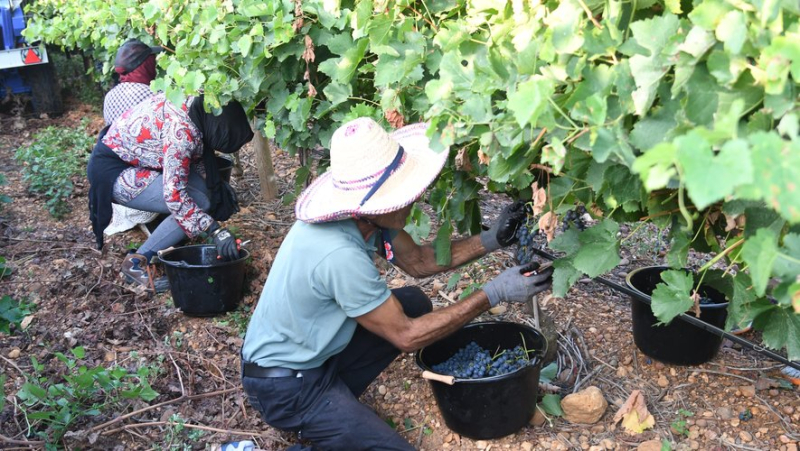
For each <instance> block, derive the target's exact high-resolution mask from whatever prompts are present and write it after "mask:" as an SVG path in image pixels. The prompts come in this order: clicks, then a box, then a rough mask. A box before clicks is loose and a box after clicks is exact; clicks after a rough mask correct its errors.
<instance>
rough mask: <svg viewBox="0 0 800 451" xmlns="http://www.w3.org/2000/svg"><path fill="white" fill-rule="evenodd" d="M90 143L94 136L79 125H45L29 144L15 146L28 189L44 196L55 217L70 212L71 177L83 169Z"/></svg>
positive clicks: (91, 143) (90, 146)
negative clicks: (67, 126) (73, 127)
mask: <svg viewBox="0 0 800 451" xmlns="http://www.w3.org/2000/svg"><path fill="white" fill-rule="evenodd" d="M93 144H94V138H92V137H90V136H88V135H87V134H86V133H85V132H84V131H83V129H82V128H78V129H70V128H64V127H47V128H46V129H44V130H42V131H41V132H39V133H38V134H36V136H35V138H34V141H33V143H31V145H29V146H27V147H20V148H19V149H17V153H16V159H17V162H19V163H20V164H22V165H23V167H22V175H23V180H25V182H27V183H28V190H29V191H31V192H33V193H35V194H41V195H43V196H44V197H45V198H46V204H47V209H48V211H49V212H50V214H51V215H52V216H53V217H54V218H61V217H63V216H64V215H65V214H66V213H68V212H69V204H68V203H67V199H69V197H70V196H71V195H72V190H73V188H74V186H73V184H72V177H74V176H76V175H78V174H81V173H83V172H84V171H85V168H86V161H87V159H88V156H89V151H90V150H91V148H92V145H93Z"/></svg>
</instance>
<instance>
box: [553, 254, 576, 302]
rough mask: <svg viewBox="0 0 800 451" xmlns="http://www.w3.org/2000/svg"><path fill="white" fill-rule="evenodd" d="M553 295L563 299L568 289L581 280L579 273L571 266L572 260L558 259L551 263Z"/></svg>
mask: <svg viewBox="0 0 800 451" xmlns="http://www.w3.org/2000/svg"><path fill="white" fill-rule="evenodd" d="M553 268H555V269H554V270H553V295H554V296H556V297H559V298H563V297H564V296H566V295H567V291H569V287H571V286H572V285H574V284H575V282H577V281H578V279H580V278H581V272H580V271H578V270H577V269H575V267H574V266H573V262H572V258H560V259H558V260H556V261H555V262H554V263H553Z"/></svg>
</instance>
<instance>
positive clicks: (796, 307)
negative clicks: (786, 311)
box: [792, 290, 800, 315]
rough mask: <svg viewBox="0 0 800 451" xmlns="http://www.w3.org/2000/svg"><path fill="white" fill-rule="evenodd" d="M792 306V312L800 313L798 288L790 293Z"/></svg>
mask: <svg viewBox="0 0 800 451" xmlns="http://www.w3.org/2000/svg"><path fill="white" fill-rule="evenodd" d="M792 307H794V312H795V313H797V314H798V315H800V290H797V291H795V292H794V294H793V295H792Z"/></svg>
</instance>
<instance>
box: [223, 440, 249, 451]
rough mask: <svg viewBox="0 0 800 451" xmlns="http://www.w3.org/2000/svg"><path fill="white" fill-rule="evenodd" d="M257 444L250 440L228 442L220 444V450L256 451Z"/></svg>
mask: <svg viewBox="0 0 800 451" xmlns="http://www.w3.org/2000/svg"><path fill="white" fill-rule="evenodd" d="M255 449H256V444H255V443H253V442H251V441H250V440H243V441H241V442H228V443H223V444H222V445H220V447H219V450H220V451H254V450H255Z"/></svg>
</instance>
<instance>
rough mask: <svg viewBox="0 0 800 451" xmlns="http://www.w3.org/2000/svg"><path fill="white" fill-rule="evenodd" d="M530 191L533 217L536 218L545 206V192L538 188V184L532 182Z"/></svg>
mask: <svg viewBox="0 0 800 451" xmlns="http://www.w3.org/2000/svg"><path fill="white" fill-rule="evenodd" d="M531 190H533V199H531V201H532V202H533V215H534V216H538V215H540V214H541V213H542V212H543V211H544V207H545V205H546V204H547V191H545V189H544V188H539V182H533V185H531Z"/></svg>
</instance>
